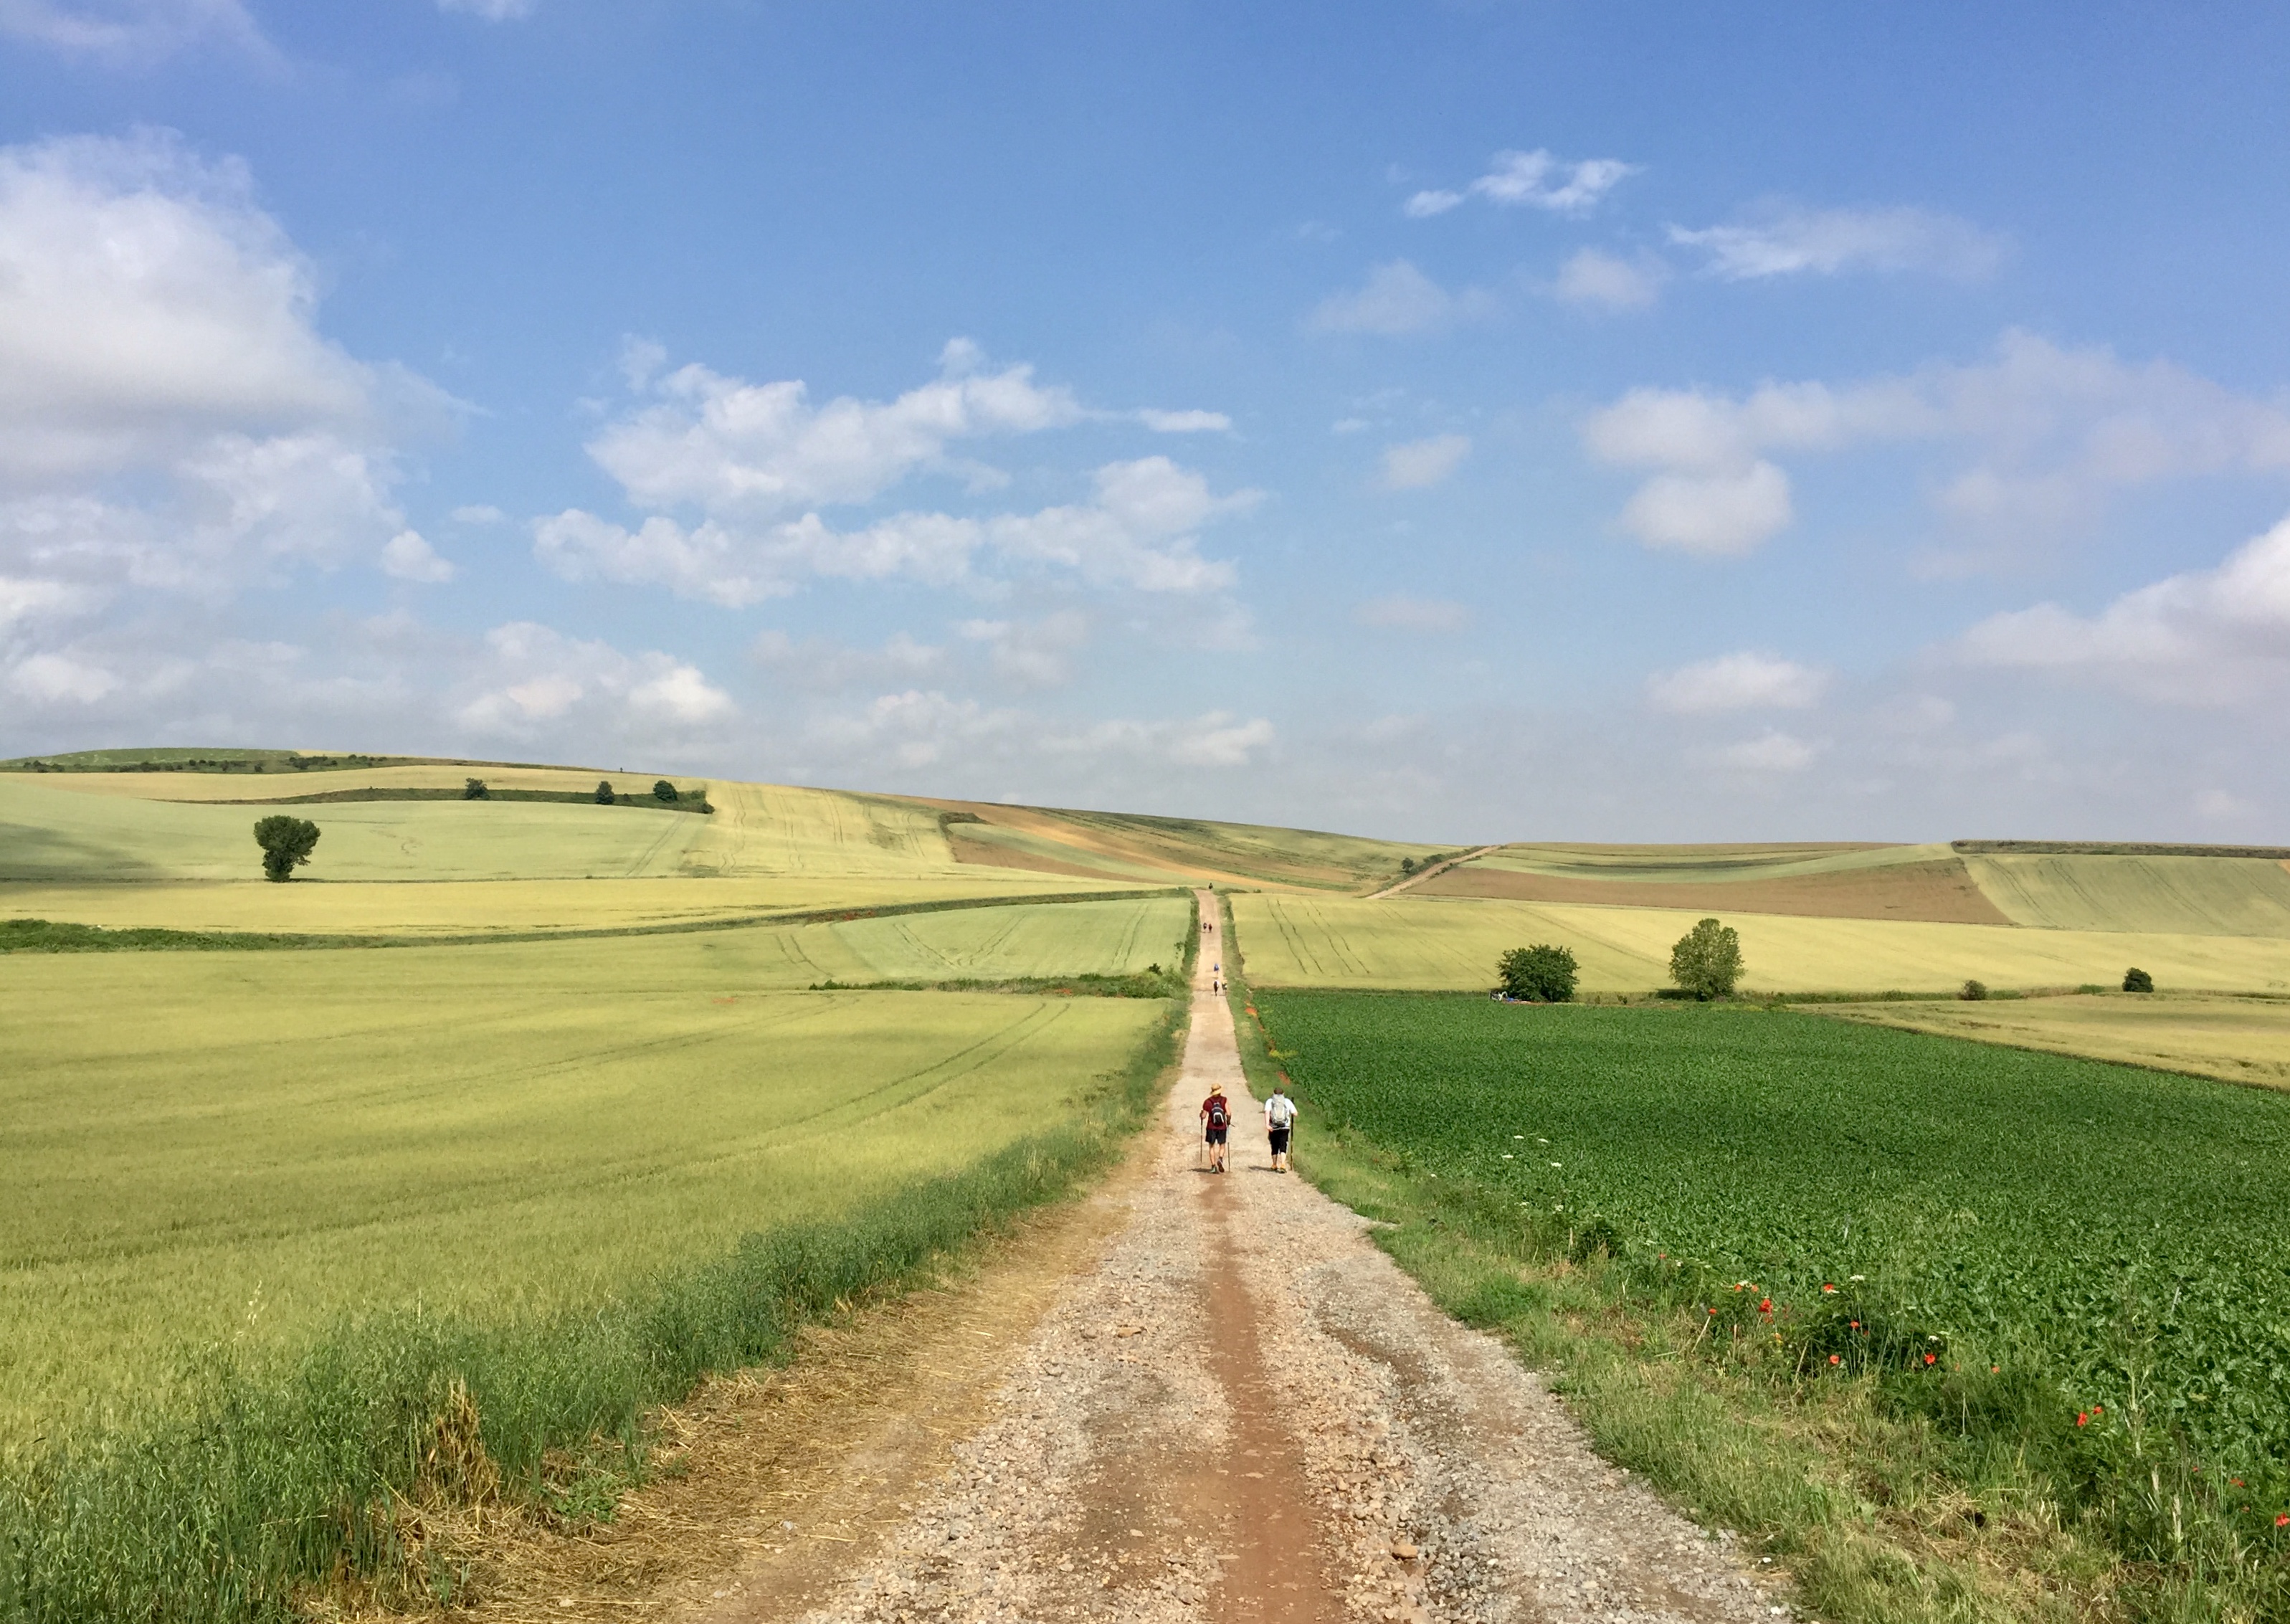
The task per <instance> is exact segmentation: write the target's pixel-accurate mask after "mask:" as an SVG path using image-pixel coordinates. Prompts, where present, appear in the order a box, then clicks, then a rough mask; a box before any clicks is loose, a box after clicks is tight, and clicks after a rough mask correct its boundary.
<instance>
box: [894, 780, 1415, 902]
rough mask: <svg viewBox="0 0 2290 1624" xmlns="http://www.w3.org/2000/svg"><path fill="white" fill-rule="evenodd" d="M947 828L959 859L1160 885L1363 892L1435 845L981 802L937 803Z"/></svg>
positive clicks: (1392, 876) (1385, 881)
mask: <svg viewBox="0 0 2290 1624" xmlns="http://www.w3.org/2000/svg"><path fill="white" fill-rule="evenodd" d="M929 804H930V805H933V806H934V807H937V808H939V809H941V811H944V812H948V813H949V814H950V816H951V819H952V820H950V821H949V823H948V825H947V830H946V832H947V835H948V836H949V839H950V840H952V841H953V843H954V849H955V850H956V852H957V853H959V854H961V855H962V856H963V857H964V859H965V860H967V861H970V862H978V863H1006V864H1012V865H1015V866H1018V867H1021V868H1040V869H1043V870H1045V871H1047V872H1050V873H1058V874H1077V875H1092V876H1094V875H1104V876H1109V877H1113V878H1120V879H1125V880H1128V881H1130V882H1131V883H1132V884H1135V883H1138V882H1141V881H1142V882H1145V883H1160V884H1166V883H1169V882H1170V881H1171V880H1172V879H1177V878H1188V879H1191V880H1193V881H1196V882H1198V883H1203V884H1224V885H1269V886H1271V887H1273V888H1275V889H1278V890H1298V891H1336V892H1364V891H1372V890H1374V889H1376V888H1377V887H1379V886H1381V885H1385V884H1389V883H1390V882H1391V881H1393V880H1396V879H1397V878H1398V877H1399V876H1400V868H1399V865H1400V862H1401V861H1402V860H1404V859H1414V860H1421V859H1422V858H1424V857H1426V856H1428V855H1429V854H1430V853H1432V852H1437V851H1441V850H1443V849H1445V848H1441V847H1437V846H1426V845H1415V844H1408V843H1405V842H1400V841H1388V840H1367V839H1362V838H1360V837H1359V836H1352V835H1331V834H1326V833H1325V832H1322V831H1319V830H1316V829H1291V828H1270V827H1267V826H1264V825H1261V824H1252V823H1213V822H1206V821H1203V820H1197V819H1190V818H1154V817H1145V816H1140V815H1133V814H1127V813H1120V812H1070V811H1057V810H1053V809H1049V808H1045V807H1037V806H1004V805H999V804H995V803H991V802H972V801H941V802H932V803H929Z"/></svg>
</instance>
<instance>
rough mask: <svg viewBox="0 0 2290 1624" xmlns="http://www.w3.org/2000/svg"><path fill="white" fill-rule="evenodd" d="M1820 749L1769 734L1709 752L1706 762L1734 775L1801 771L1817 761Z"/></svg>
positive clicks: (1801, 741) (1789, 735)
mask: <svg viewBox="0 0 2290 1624" xmlns="http://www.w3.org/2000/svg"><path fill="white" fill-rule="evenodd" d="M1820 756H1821V747H1820V746H1819V745H1816V744H1808V743H1806V741H1805V740H1802V739H1799V738H1797V737H1795V736H1794V735H1792V734H1789V733H1784V732H1776V731H1769V732H1766V734H1765V735H1764V736H1763V737H1761V738H1757V739H1750V740H1744V741H1742V743H1740V744H1733V745H1727V746H1726V747H1725V748H1723V749H1718V750H1713V751H1711V752H1709V760H1710V761H1712V762H1714V763H1716V764H1718V766H1720V767H1724V768H1727V769H1729V770H1731V771H1733V772H1804V771H1805V770H1806V768H1807V767H1810V766H1811V765H1813V764H1814V762H1815V761H1816V760H1818V759H1819V758H1820Z"/></svg>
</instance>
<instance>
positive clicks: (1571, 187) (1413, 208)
mask: <svg viewBox="0 0 2290 1624" xmlns="http://www.w3.org/2000/svg"><path fill="white" fill-rule="evenodd" d="M1636 173H1637V164H1625V163H1623V162H1621V160H1620V159H1619V158H1585V159H1581V160H1579V161H1576V162H1572V163H1570V162H1568V161H1566V160H1565V159H1563V158H1557V157H1554V156H1551V155H1550V154H1549V152H1547V151H1544V150H1542V149H1541V148H1536V149H1535V150H1534V151H1533V152H1498V153H1497V154H1495V156H1494V158H1493V161H1492V163H1491V164H1490V165H1489V167H1488V169H1487V172H1486V173H1485V174H1484V175H1481V176H1480V177H1479V178H1478V179H1477V180H1474V181H1472V182H1471V183H1470V184H1469V185H1468V186H1466V187H1464V188H1463V189H1462V190H1461V191H1452V190H1448V189H1445V188H1434V189H1431V190H1429V191H1421V192H1417V193H1415V194H1414V195H1413V196H1411V197H1409V198H1408V200H1407V202H1406V203H1405V204H1404V205H1402V211H1401V212H1404V213H1405V214H1406V215H1407V216H1408V217H1409V218H1410V219H1411V220H1428V219H1429V218H1430V217H1431V216H1433V215H1435V214H1445V212H1447V211H1448V210H1450V209H1453V208H1457V207H1459V206H1461V204H1463V203H1464V202H1466V201H1467V200H1468V199H1469V198H1472V197H1478V198H1483V199H1485V201H1486V202H1488V203H1492V204H1497V205H1499V206H1501V207H1505V208H1535V209H1546V210H1549V212H1552V213H1554V214H1582V213H1587V212H1589V210H1590V209H1591V208H1592V207H1593V206H1595V205H1596V204H1597V201H1598V199H1600V198H1601V197H1604V196H1605V195H1606V194H1607V193H1608V192H1610V191H1612V190H1613V188H1615V187H1616V186H1618V185H1619V184H1621V181H1623V180H1625V179H1627V178H1628V177H1629V176H1631V175H1634V174H1636Z"/></svg>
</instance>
